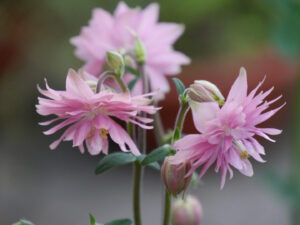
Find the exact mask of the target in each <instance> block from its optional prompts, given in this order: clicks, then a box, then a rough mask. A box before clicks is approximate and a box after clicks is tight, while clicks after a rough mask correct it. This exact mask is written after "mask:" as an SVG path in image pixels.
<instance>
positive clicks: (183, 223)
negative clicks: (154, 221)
mask: <svg viewBox="0 0 300 225" xmlns="http://www.w3.org/2000/svg"><path fill="white" fill-rule="evenodd" d="M202 218H203V210H202V206H201V204H200V202H199V201H198V199H197V198H195V197H194V196H191V195H188V196H187V197H186V199H185V200H183V199H177V200H176V201H175V202H174V204H173V207H172V225H200V224H201V221H202Z"/></svg>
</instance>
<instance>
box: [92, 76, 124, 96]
mask: <svg viewBox="0 0 300 225" xmlns="http://www.w3.org/2000/svg"><path fill="white" fill-rule="evenodd" d="M107 78H113V79H114V80H115V81H116V82H117V84H118V85H119V86H120V88H121V90H122V92H124V93H125V92H127V91H128V90H127V87H126V85H125V84H124V82H123V81H122V79H121V77H120V76H119V75H117V74H116V73H114V72H113V71H106V72H104V73H102V74H101V75H100V78H99V80H98V83H97V87H96V92H97V93H98V92H100V89H101V86H102V84H103V82H104V81H105V80H106V79H107Z"/></svg>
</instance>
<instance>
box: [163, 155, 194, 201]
mask: <svg viewBox="0 0 300 225" xmlns="http://www.w3.org/2000/svg"><path fill="white" fill-rule="evenodd" d="M172 159H173V156H169V157H166V158H165V161H164V163H163V165H162V169H161V176H162V179H163V182H164V184H165V186H166V189H167V190H168V191H169V193H171V194H172V195H175V196H176V195H178V194H179V193H180V192H182V191H184V190H186V189H187V187H188V186H189V184H190V181H191V179H192V175H191V176H188V177H186V174H187V172H188V171H189V169H190V168H191V163H189V162H183V163H180V164H174V163H172Z"/></svg>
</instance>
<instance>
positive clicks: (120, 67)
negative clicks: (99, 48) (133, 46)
mask: <svg viewBox="0 0 300 225" xmlns="http://www.w3.org/2000/svg"><path fill="white" fill-rule="evenodd" d="M106 61H107V64H108V66H109V67H110V68H111V69H113V70H114V71H115V72H116V73H117V74H118V75H120V76H121V75H122V74H123V73H124V70H125V63H124V59H123V56H122V55H121V54H120V53H118V52H115V51H108V52H106Z"/></svg>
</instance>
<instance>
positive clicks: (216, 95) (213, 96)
mask: <svg viewBox="0 0 300 225" xmlns="http://www.w3.org/2000/svg"><path fill="white" fill-rule="evenodd" d="M188 95H189V97H190V98H191V99H192V100H193V101H195V102H214V101H216V102H218V103H219V105H223V104H224V97H223V95H222V93H221V92H220V90H219V89H218V88H217V86H216V85H214V84H213V83H211V82H209V81H206V80H195V81H194V84H192V85H191V86H190V89H189V92H188Z"/></svg>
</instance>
